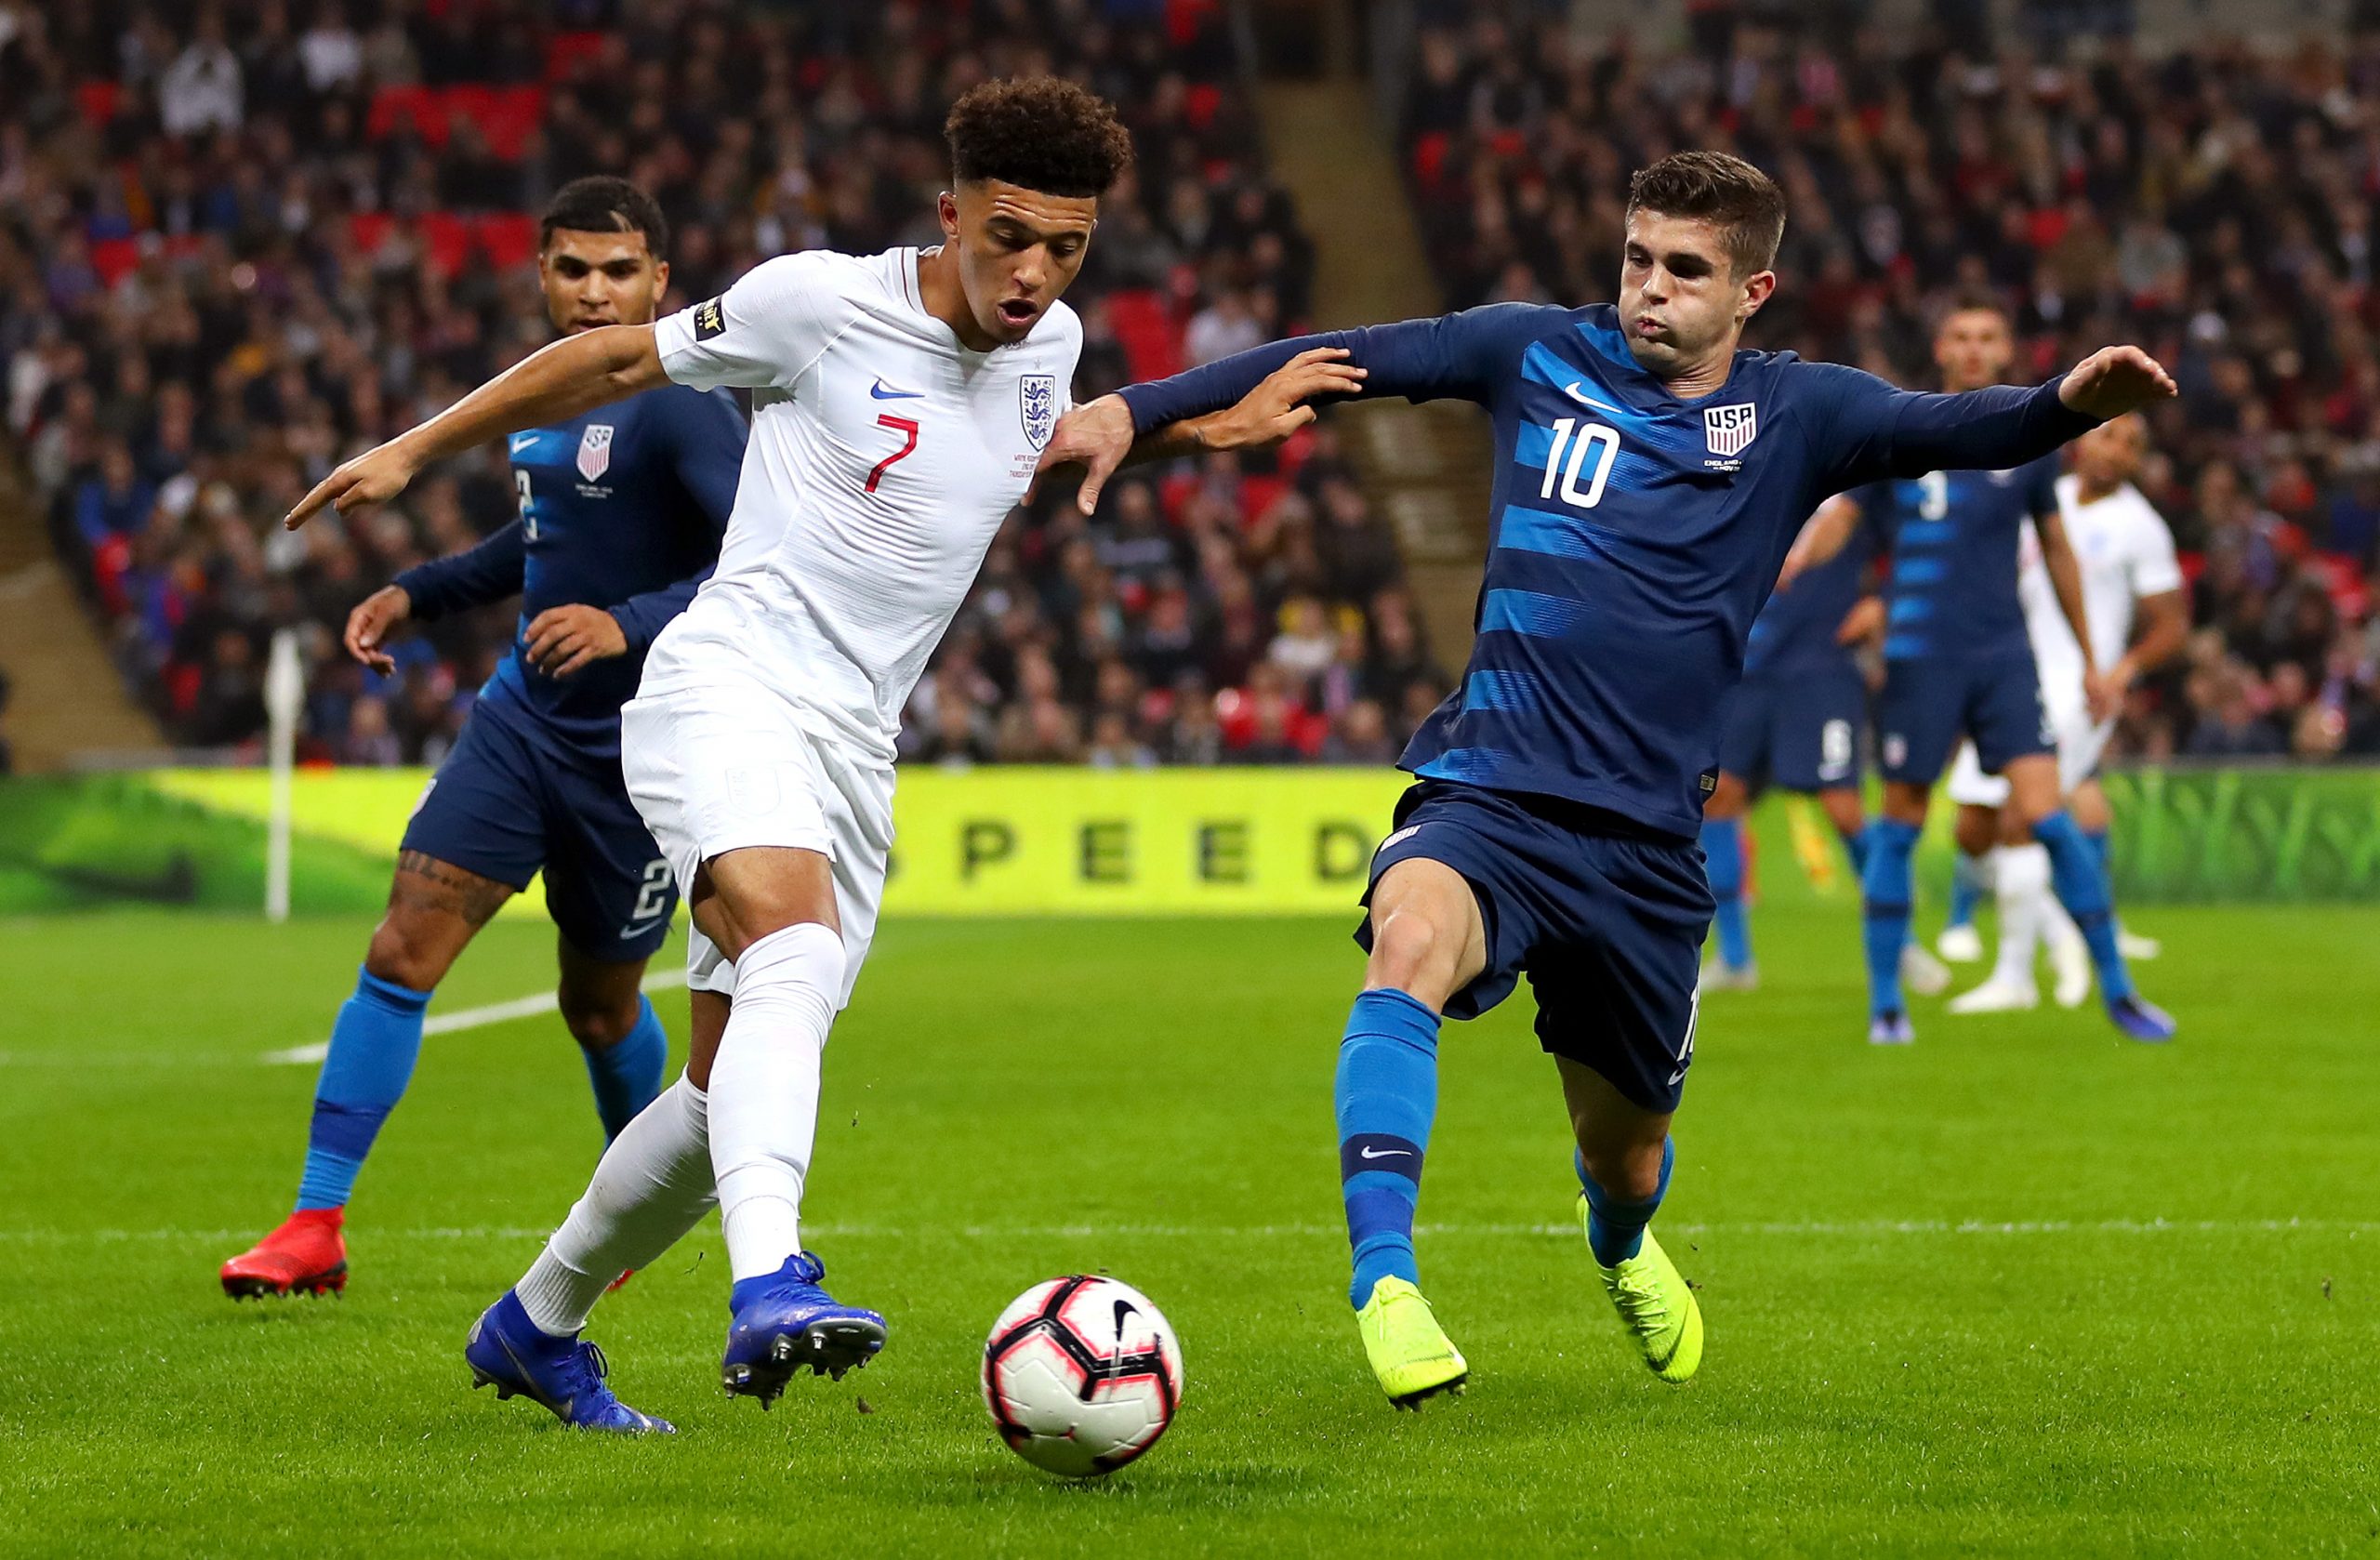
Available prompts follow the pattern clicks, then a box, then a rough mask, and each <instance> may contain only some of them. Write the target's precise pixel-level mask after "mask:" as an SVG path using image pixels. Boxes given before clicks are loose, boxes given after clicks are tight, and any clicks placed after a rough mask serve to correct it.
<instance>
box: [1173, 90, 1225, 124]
mask: <svg viewBox="0 0 2380 1560" xmlns="http://www.w3.org/2000/svg"><path fill="white" fill-rule="evenodd" d="M1222 107H1223V88H1222V87H1220V86H1215V85H1213V84H1212V83H1210V82H1200V83H1199V84H1198V85H1197V86H1193V87H1191V88H1189V89H1188V90H1187V91H1185V92H1183V95H1182V117H1183V118H1184V119H1186V120H1188V121H1189V122H1190V128H1192V129H1194V130H1203V129H1205V128H1206V127H1207V126H1210V125H1212V124H1213V123H1214V122H1215V112H1216V111H1217V110H1219V109H1221V108H1222Z"/></svg>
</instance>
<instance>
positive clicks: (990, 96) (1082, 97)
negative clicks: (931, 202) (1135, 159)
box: [942, 76, 1132, 199]
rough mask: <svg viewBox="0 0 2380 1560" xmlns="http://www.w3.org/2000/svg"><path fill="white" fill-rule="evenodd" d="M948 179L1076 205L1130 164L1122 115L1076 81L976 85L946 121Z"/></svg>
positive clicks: (1097, 192)
mask: <svg viewBox="0 0 2380 1560" xmlns="http://www.w3.org/2000/svg"><path fill="white" fill-rule="evenodd" d="M942 135H943V139H945V140H946V141H948V142H949V143H950V173H951V177H952V178H956V179H957V180H959V182H960V183H961V184H968V183H972V182H974V181H975V180H977V179H985V178H997V179H998V180H999V181H1000V182H1001V183H1003V184H1013V185H1016V186H1018V187H1019V188H1021V189H1025V190H1035V191H1038V192H1040V193H1042V194H1045V195H1062V196H1065V197H1068V198H1073V199H1082V198H1087V197H1096V196H1099V195H1104V194H1105V193H1106V192H1107V189H1108V187H1109V186H1110V185H1112V184H1114V183H1115V182H1116V180H1117V178H1121V177H1122V175H1123V172H1124V170H1125V169H1126V168H1129V167H1131V165H1132V138H1131V135H1130V134H1129V133H1128V132H1127V131H1126V130H1125V128H1124V126H1123V124H1122V122H1121V121H1119V120H1118V119H1117V117H1116V111H1115V110H1114V109H1112V108H1110V107H1108V106H1107V104H1106V103H1105V102H1104V100H1102V99H1099V98H1097V97H1095V96H1093V95H1092V94H1091V93H1089V92H1086V91H1084V90H1083V89H1082V88H1081V87H1079V86H1076V85H1075V84H1074V83H1073V82H1070V81H1064V80H1061V79H1060V78H1058V77H1056V76H1018V77H1015V78H1013V79H1011V80H1005V81H987V82H985V83H983V84H982V85H980V86H973V87H971V88H969V89H968V90H967V92H966V93H965V94H964V95H963V96H961V97H960V98H959V100H958V101H957V102H955V103H953V104H951V105H950V117H949V118H948V119H946V120H945V121H944V122H943V126H942Z"/></svg>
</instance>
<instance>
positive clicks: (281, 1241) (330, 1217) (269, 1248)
mask: <svg viewBox="0 0 2380 1560" xmlns="http://www.w3.org/2000/svg"><path fill="white" fill-rule="evenodd" d="M345 1211H346V1210H343V1209H337V1208H305V1209H300V1210H298V1211H297V1212H295V1213H292V1214H291V1215H290V1216H289V1217H288V1218H287V1219H285V1220H284V1221H283V1222H282V1225H281V1227H280V1228H279V1229H277V1230H275V1231H273V1232H272V1233H271V1235H269V1236H265V1237H264V1238H263V1239H262V1240H259V1241H258V1242H257V1243H256V1244H255V1245H254V1246H252V1247H250V1248H249V1249H247V1250H245V1251H243V1252H241V1253H240V1254H239V1255H238V1256H236V1257H233V1258H232V1259H231V1261H230V1262H228V1263H224V1264H223V1292H224V1293H225V1294H227V1295H230V1296H231V1298H232V1299H233V1300H262V1299H263V1298H264V1297H265V1296H267V1295H287V1294H297V1293H298V1292H300V1291H301V1290H302V1291H303V1292H305V1293H307V1294H311V1295H319V1294H322V1293H324V1291H328V1292H330V1293H332V1294H337V1293H338V1292H339V1291H340V1290H342V1289H346V1288H347V1241H346V1239H345V1237H343V1236H341V1235H340V1234H339V1225H340V1223H342V1222H343V1216H344V1214H345Z"/></svg>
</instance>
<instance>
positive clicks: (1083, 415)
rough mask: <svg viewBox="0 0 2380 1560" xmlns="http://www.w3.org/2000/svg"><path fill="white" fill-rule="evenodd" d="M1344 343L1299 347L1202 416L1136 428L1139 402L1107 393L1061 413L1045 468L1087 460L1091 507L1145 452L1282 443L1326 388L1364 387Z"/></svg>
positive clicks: (1086, 495)
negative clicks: (1252, 384) (1133, 404)
mask: <svg viewBox="0 0 2380 1560" xmlns="http://www.w3.org/2000/svg"><path fill="white" fill-rule="evenodd" d="M1347 356H1348V353H1347V350H1346V349H1345V348H1343V347H1316V348H1313V349H1310V350H1306V351H1302V352H1300V353H1298V354H1297V355H1296V356H1295V357H1292V358H1291V359H1289V361H1288V362H1287V363H1284V364H1281V365H1280V366H1279V367H1278V368H1276V369H1275V370H1274V371H1273V372H1272V373H1270V374H1268V375H1266V376H1265V377H1263V379H1262V380H1261V381H1259V382H1258V384H1257V385H1256V387H1255V388H1254V389H1252V390H1250V391H1249V392H1248V393H1247V394H1246V395H1244V396H1242V397H1240V398H1239V400H1238V401H1237V402H1236V403H1234V404H1232V405H1230V406H1226V407H1224V408H1223V410H1222V411H1219V412H1210V413H1207V414H1206V415H1205V416H1195V417H1181V418H1177V419H1175V420H1174V421H1172V422H1169V423H1166V424H1164V425H1163V426H1162V427H1159V428H1155V429H1152V430H1149V431H1147V432H1145V433H1135V432H1134V430H1133V421H1132V409H1131V406H1130V405H1129V404H1127V403H1126V402H1125V400H1124V398H1123V397H1122V396H1121V395H1103V396H1101V397H1100V398H1099V399H1098V400H1096V401H1093V402H1090V403H1087V404H1085V405H1081V406H1078V407H1076V408H1075V409H1074V410H1073V411H1071V412H1068V413H1067V414H1066V415H1065V416H1064V417H1062V418H1060V419H1059V421H1058V428H1057V431H1056V432H1055V433H1054V434H1053V435H1052V436H1051V440H1050V443H1048V444H1047V445H1046V446H1045V447H1044V448H1043V449H1042V451H1041V460H1040V464H1039V465H1038V467H1037V468H1036V469H1035V477H1036V479H1037V480H1038V478H1039V475H1040V473H1041V472H1044V471H1047V470H1049V469H1051V468H1052V467H1055V466H1065V465H1079V466H1081V467H1082V468H1083V480H1082V488H1081V491H1080V492H1079V494H1078V496H1077V497H1076V500H1075V502H1076V504H1077V506H1078V508H1080V509H1081V510H1082V512H1083V513H1085V514H1090V513H1091V512H1092V511H1093V510H1094V509H1097V508H1098V505H1099V495H1100V491H1101V489H1103V488H1104V486H1105V485H1106V483H1107V479H1108V478H1109V477H1110V476H1113V475H1114V474H1115V472H1116V470H1117V469H1118V468H1119V467H1122V466H1126V465H1130V464H1133V463H1136V462H1139V461H1144V460H1161V459H1164V458H1165V457H1167V456H1183V455H1195V454H1197V453H1199V452H1200V451H1204V450H1243V449H1253V448H1256V447H1258V446H1260V445H1264V444H1274V443H1279V442H1280V441H1282V440H1283V439H1286V438H1288V437H1289V435H1290V434H1291V433H1294V432H1296V431H1297V430H1299V429H1301V428H1303V427H1304V426H1305V425H1306V424H1307V423H1310V422H1312V421H1313V420H1314V417H1315V410H1314V407H1313V406H1312V405H1311V404H1309V403H1310V402H1312V401H1314V400H1315V399H1316V398H1317V397H1321V396H1326V395H1354V394H1355V393H1356V392H1357V391H1359V390H1362V388H1363V382H1364V370H1363V369H1361V368H1358V367H1356V366H1355V365H1354V364H1351V363H1349V362H1347V361H1346V359H1347Z"/></svg>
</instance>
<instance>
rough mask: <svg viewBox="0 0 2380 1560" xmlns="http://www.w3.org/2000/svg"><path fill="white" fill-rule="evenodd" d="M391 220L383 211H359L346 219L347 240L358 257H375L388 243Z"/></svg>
mask: <svg viewBox="0 0 2380 1560" xmlns="http://www.w3.org/2000/svg"><path fill="white" fill-rule="evenodd" d="M392 222H393V218H390V216H389V214H388V213H387V212H385V211H359V212H357V213H355V214H354V215H353V216H351V217H350V218H348V219H347V238H348V242H349V243H350V244H352V245H355V252H356V253H357V254H359V255H377V254H378V253H379V252H380V245H383V244H385V243H387V242H388V238H389V229H390V226H391V225H392Z"/></svg>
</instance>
